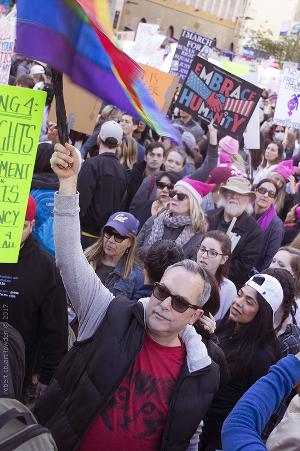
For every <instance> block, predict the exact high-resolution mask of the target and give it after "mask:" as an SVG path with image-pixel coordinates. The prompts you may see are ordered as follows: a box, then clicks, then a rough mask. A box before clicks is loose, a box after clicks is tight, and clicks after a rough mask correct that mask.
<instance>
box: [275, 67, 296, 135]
mask: <svg viewBox="0 0 300 451" xmlns="http://www.w3.org/2000/svg"><path fill="white" fill-rule="evenodd" d="M273 122H274V124H277V125H281V126H283V127H291V128H296V129H300V70H299V68H298V64H297V63H288V64H285V65H284V67H283V78H282V81H281V84H280V88H279V93H278V99H277V103H276V108H275V113H274V119H273Z"/></svg>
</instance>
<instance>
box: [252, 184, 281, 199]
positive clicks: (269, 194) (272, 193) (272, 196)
mask: <svg viewBox="0 0 300 451" xmlns="http://www.w3.org/2000/svg"><path fill="white" fill-rule="evenodd" d="M256 191H257V192H258V193H259V194H266V193H268V196H269V197H270V198H271V199H275V197H276V193H275V191H270V190H268V189H267V188H264V187H263V186H260V187H259V188H257V190H256Z"/></svg>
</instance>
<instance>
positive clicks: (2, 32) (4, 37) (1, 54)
mask: <svg viewBox="0 0 300 451" xmlns="http://www.w3.org/2000/svg"><path fill="white" fill-rule="evenodd" d="M15 28H16V22H15V16H10V17H1V18H0V84H2V85H7V84H8V80H9V73H10V66H11V59H12V55H13V51H14V46H15Z"/></svg>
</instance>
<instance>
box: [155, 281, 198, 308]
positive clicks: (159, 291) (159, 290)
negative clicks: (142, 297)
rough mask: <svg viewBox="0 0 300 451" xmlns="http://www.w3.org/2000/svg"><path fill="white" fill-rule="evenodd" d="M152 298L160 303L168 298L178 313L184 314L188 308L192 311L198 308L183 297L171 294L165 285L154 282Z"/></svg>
mask: <svg viewBox="0 0 300 451" xmlns="http://www.w3.org/2000/svg"><path fill="white" fill-rule="evenodd" d="M153 296H154V297H155V298H156V299H158V300H159V301H161V302H163V301H164V300H165V299H167V298H169V297H170V298H171V305H172V308H173V309H174V310H175V311H176V312H178V313H184V312H186V311H187V309H188V308H191V309H194V310H198V309H199V308H200V307H199V306H197V305H193V304H190V303H189V302H188V301H187V300H186V299H185V298H184V297H182V296H178V295H177V294H172V293H171V292H170V290H169V289H168V288H167V287H166V286H165V285H162V284H161V283H158V282H155V284H154V288H153Z"/></svg>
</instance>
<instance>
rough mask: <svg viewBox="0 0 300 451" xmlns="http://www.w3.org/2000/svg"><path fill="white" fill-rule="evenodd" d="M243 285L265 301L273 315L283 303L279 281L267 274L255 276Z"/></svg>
mask: <svg viewBox="0 0 300 451" xmlns="http://www.w3.org/2000/svg"><path fill="white" fill-rule="evenodd" d="M245 285H248V286H249V287H252V288H254V290H255V291H257V292H258V293H260V294H261V295H262V297H263V298H264V299H265V301H267V303H268V304H269V305H270V307H271V308H272V310H273V313H275V312H276V311H277V310H278V309H279V307H280V305H281V304H282V301H283V290H282V286H281V285H280V283H279V281H278V280H277V279H275V277H273V276H269V274H255V276H253V277H251V279H249V280H248V282H246V284H245Z"/></svg>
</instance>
